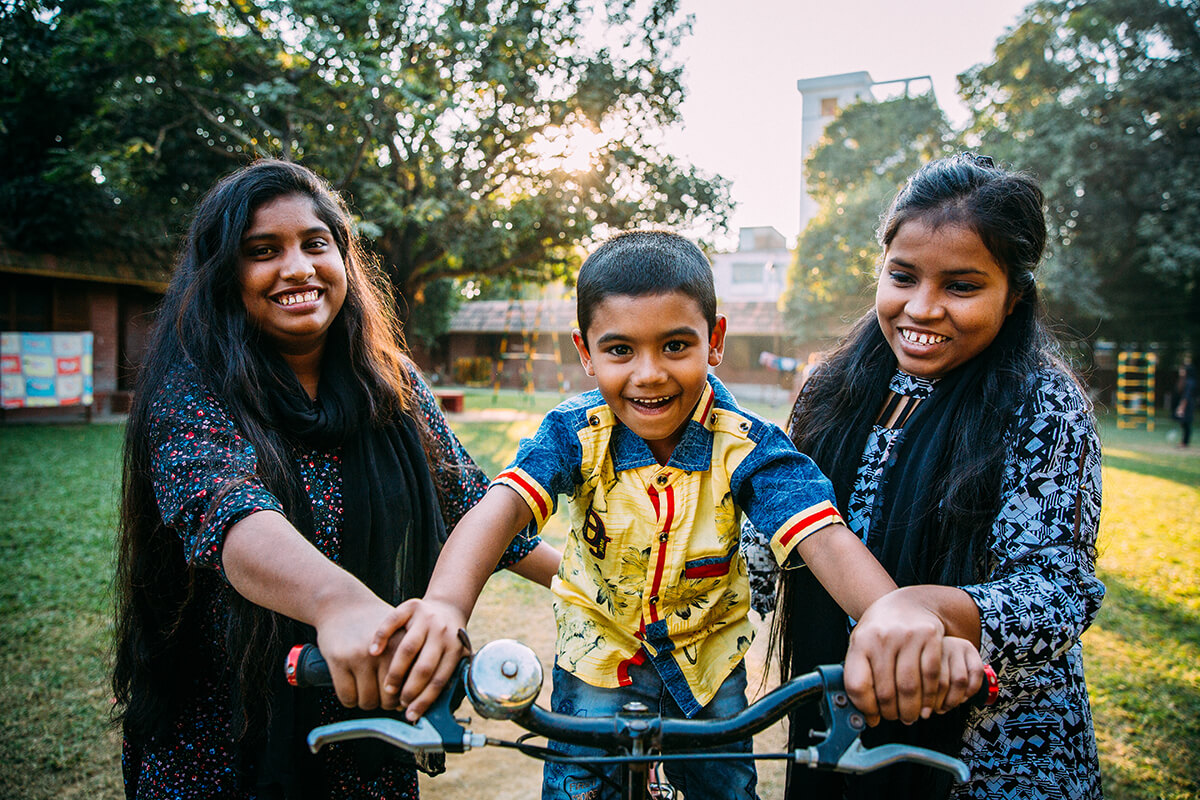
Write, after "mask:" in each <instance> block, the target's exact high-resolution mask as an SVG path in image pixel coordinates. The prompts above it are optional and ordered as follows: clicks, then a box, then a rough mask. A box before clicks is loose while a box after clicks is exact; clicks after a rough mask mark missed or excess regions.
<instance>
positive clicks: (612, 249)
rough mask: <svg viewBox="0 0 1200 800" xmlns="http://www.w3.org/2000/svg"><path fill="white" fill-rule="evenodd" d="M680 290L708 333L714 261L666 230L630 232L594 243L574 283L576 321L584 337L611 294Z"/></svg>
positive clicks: (713, 320)
mask: <svg viewBox="0 0 1200 800" xmlns="http://www.w3.org/2000/svg"><path fill="white" fill-rule="evenodd" d="M667 292H682V293H683V294H686V295H687V296H688V297H690V298H692V299H693V300H695V301H696V303H697V304H699V306H700V311H701V313H703V314H704V319H705V320H706V321H707V322H708V332H709V333H710V334H711V333H712V331H713V328H715V327H716V325H717V293H716V290H715V289H714V288H713V274H712V265H711V264H709V263H708V259H707V258H706V257H705V256H704V253H702V252H701V251H700V248H699V247H697V246H696V245H695V244H693V243H692V242H690V241H688V240H687V239H685V238H684V237H682V236H680V235H679V234H676V233H671V232H669V231H629V232H627V233H620V234H617V235H616V236H614V237H612V238H611V239H609V240H608V241H606V242H604V244H602V245H600V246H599V247H597V248H596V249H595V250H594V251H593V252H592V254H591V255H590V256H588V257H587V260H586V261H584V262H583V266H582V267H580V268H579V278H578V279H577V280H576V282H575V297H576V301H575V302H576V309H575V310H576V319H578V321H579V330H580V332H582V333H583V337H584V341H585V342H586V341H587V332H588V327H589V326H590V325H591V323H592V314H593V312H595V310H596V307H597V306H599V305H600V303H602V302H604V300H605V299H606V298H608V297H611V296H613V295H625V296H627V297H645V296H646V295H655V294H666V293H667Z"/></svg>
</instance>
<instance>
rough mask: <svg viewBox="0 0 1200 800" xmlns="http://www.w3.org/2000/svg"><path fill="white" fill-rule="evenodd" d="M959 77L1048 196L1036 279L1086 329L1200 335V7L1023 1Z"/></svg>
mask: <svg viewBox="0 0 1200 800" xmlns="http://www.w3.org/2000/svg"><path fill="white" fill-rule="evenodd" d="M995 55H996V58H995V63H992V64H987V65H980V66H977V67H975V68H973V69H972V70H970V71H968V72H967V73H965V74H964V75H962V76H960V82H961V85H962V91H963V96H964V98H965V99H966V100H967V101H968V102H969V104H970V105H971V106H972V108H973V109H974V111H975V115H976V117H975V123H974V126H973V127H974V133H975V134H976V135H978V136H979V137H980V139H981V140H982V142H983V147H984V149H985V150H987V151H988V152H991V153H993V154H995V155H999V156H1001V157H1003V158H1005V159H1006V160H1007V161H1010V162H1011V163H1013V164H1015V165H1017V166H1021V167H1024V168H1028V169H1030V170H1031V171H1033V172H1034V173H1036V174H1037V175H1038V177H1039V178H1040V179H1041V181H1042V184H1043V188H1044V189H1045V190H1046V194H1047V200H1048V212H1049V213H1048V216H1049V227H1050V242H1051V256H1050V258H1049V260H1048V262H1047V264H1046V268H1045V269H1044V270H1043V272H1044V274H1043V275H1042V276H1041V277H1040V280H1041V281H1042V282H1043V284H1044V285H1045V286H1046V288H1047V289H1048V290H1050V293H1051V295H1052V297H1053V298H1054V299H1055V300H1056V303H1055V306H1056V308H1057V309H1059V310H1061V311H1062V312H1063V314H1064V315H1065V316H1066V317H1067V319H1068V320H1069V321H1070V322H1071V323H1072V324H1073V325H1074V326H1075V327H1077V328H1078V329H1080V330H1082V331H1083V332H1085V333H1092V332H1093V331H1094V332H1096V333H1098V334H1100V335H1102V336H1105V337H1109V338H1114V339H1117V340H1119V341H1123V342H1126V343H1131V344H1132V343H1141V344H1142V345H1147V344H1149V343H1151V342H1164V343H1166V342H1175V343H1178V344H1181V345H1182V346H1191V347H1193V348H1194V347H1197V346H1200V286H1198V285H1197V279H1198V277H1200V8H1198V7H1197V6H1196V4H1195V3H1190V2H1178V0H1054V1H1053V2H1050V1H1043V2H1037V3H1034V4H1033V5H1031V6H1029V7H1028V8H1027V9H1026V10H1025V12H1024V14H1023V15H1022V16H1021V18H1020V20H1019V21H1018V24H1017V25H1016V27H1015V28H1014V29H1013V30H1012V31H1011V32H1010V33H1009V34H1008V35H1007V36H1005V37H1004V39H1002V40H1001V41H1000V42H999V43H998V44H997V46H996V54H995Z"/></svg>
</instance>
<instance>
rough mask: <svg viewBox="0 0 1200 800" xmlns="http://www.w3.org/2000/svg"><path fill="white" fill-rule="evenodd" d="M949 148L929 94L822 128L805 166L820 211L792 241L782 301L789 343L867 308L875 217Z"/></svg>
mask: <svg viewBox="0 0 1200 800" xmlns="http://www.w3.org/2000/svg"><path fill="white" fill-rule="evenodd" d="M953 143H954V134H953V131H952V130H951V129H950V125H949V123H948V122H947V120H946V117H945V115H944V114H943V113H942V110H941V108H939V107H938V105H937V101H936V100H935V99H934V97H933V95H931V94H924V95H919V96H917V97H899V98H895V99H892V100H885V101H882V102H874V101H869V100H868V101H860V102H858V103H855V104H853V105H850V106H847V107H846V108H845V109H843V110H842V111H841V113H839V114H838V116H837V117H836V118H835V119H834V120H833V121H832V122H831V123H830V124H829V126H828V127H827V128H826V129H825V135H824V136H823V138H822V139H821V142H820V143H819V144H818V145H817V147H816V148H815V149H814V151H813V153H812V155H811V156H810V157H809V159H808V161H807V162H806V164H805V176H806V177H807V182H808V186H809V193H810V194H811V195H812V197H813V198H814V199H815V200H816V201H817V203H818V206H819V208H820V210H819V211H818V213H817V215H816V216H815V217H813V219H812V220H811V221H809V223H808V226H807V227H806V228H805V229H804V232H803V233H802V234H801V236H800V241H799V246H798V247H797V255H796V260H795V261H794V262H793V264H792V265H791V268H790V270H789V273H788V286H787V291H786V293H785V295H784V298H783V303H784V316H785V318H786V319H787V322H788V327H789V329H790V330H792V331H793V333H794V334H795V335H796V336H797V337H799V338H814V337H822V336H828V335H830V333H831V327H832V325H831V322H832V323H836V321H837V319H838V318H844V317H846V316H847V315H850V314H853V313H854V312H856V311H857V310H859V309H860V308H861V307H862V306H864V305H869V300H867V299H866V297H865V292H866V290H867V288H868V287H869V286H870V285H871V284H872V283H873V280H874V275H875V265H876V263H877V261H878V259H879V245H878V243H877V241H876V238H875V230H876V228H877V227H878V225H879V217H880V214H881V213H883V211H884V210H885V209H886V207H887V204H888V202H889V201H890V200H891V198H892V196H893V195H894V194H895V193H896V191H897V190H898V189H899V188H900V187H901V186H903V185H904V180H905V179H906V178H907V177H908V175H909V174H911V173H912V172H913V171H915V170H916V169H917V168H918V167H920V166H921V164H923V163H925V162H926V161H928V160H931V159H934V158H938V157H941V156H943V155H946V154H948V153H949V152H951V151H952V149H953Z"/></svg>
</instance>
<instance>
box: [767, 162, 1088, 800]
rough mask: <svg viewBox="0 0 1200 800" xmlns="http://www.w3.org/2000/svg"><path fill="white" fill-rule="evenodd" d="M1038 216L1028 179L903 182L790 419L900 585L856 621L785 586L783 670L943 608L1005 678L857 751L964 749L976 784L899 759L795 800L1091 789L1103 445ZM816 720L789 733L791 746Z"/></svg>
mask: <svg viewBox="0 0 1200 800" xmlns="http://www.w3.org/2000/svg"><path fill="white" fill-rule="evenodd" d="M1042 203H1043V196H1042V192H1041V189H1040V188H1039V187H1038V185H1037V184H1036V182H1035V181H1033V180H1032V179H1031V178H1030V177H1028V176H1026V175H1024V174H1021V173H1017V172H1012V171H1009V170H1005V169H1002V168H1000V167H997V166H996V165H994V164H993V162H992V161H991V159H988V158H986V157H980V156H976V155H973V154H969V153H964V154H960V155H958V156H955V157H952V158H947V159H943V160H940V161H936V162H933V163H930V164H928V165H926V166H925V167H924V168H922V169H921V170H919V171H918V172H917V173H916V174H914V175H913V176H912V177H911V178H910V179H909V181H908V183H907V185H906V186H905V187H904V188H903V189H902V190H901V191H900V193H899V194H898V195H897V196H896V198H895V200H894V201H893V203H892V205H891V207H890V209H889V210H888V212H887V214H886V215H885V217H884V219H883V223H882V226H881V229H880V243H881V245H882V247H883V257H882V261H881V264H880V269H879V279H878V285H877V290H876V296H875V307H874V309H873V310H872V311H870V312H868V313H867V314H866V315H865V316H864V317H862V318H861V319H860V320H859V321H858V323H857V324H856V325H855V326H854V328H853V330H852V331H851V333H850V335H849V336H848V338H847V339H846V340H845V341H844V342H843V343H842V345H841V346H840V347H839V348H838V349H837V350H836V351H835V352H834V353H833V354H832V355H830V357H829V358H828V360H827V361H826V363H825V364H824V365H823V366H822V367H821V368H820V369H819V370H817V372H816V373H815V374H814V375H813V377H812V378H811V379H810V380H809V381H808V383H806V384H805V386H804V390H803V392H802V393H801V395H800V397H799V398H798V399H797V402H796V406H795V408H794V410H793V413H792V417H791V421H790V432H791V436H792V439H793V440H794V441H795V443H796V446H797V447H798V448H799V450H800V451H801V452H803V453H807V454H808V455H809V456H810V457H812V458H813V460H814V461H816V463H817V465H818V466H819V467H821V468H822V470H823V471H824V472H825V473H826V475H828V476H829V477H830V479H831V480H832V482H833V485H834V489H835V491H836V494H837V497H838V502H839V505H840V507H841V509H842V511H843V513H844V516H845V517H846V520H847V524H848V525H849V526H850V527H851V529H852V530H855V531H856V532H858V533H859V534H860V535H861V536H862V537H863V539H864V541H865V542H866V544H867V545H868V547H869V549H870V550H871V551H872V552H873V553H874V554H875V556H876V557H877V558H878V559H879V560H880V562H881V563H882V564H883V566H884V567H885V568H886V569H887V570H888V572H889V573H890V574H891V575H892V577H893V578H894V579H895V580H896V583H897V584H898V585H899V586H900V587H901V588H899V589H898V590H896V591H895V592H893V593H891V594H890V595H885V596H884V597H883V598H881V599H880V600H879V601H877V602H876V603H875V604H874V605H872V606H871V608H869V609H868V610H867V612H866V613H865V614H864V615H863V618H862V619H861V620H858V621H857V624H853V623H851V622H850V621H848V620H847V619H846V617H845V615H844V614H841V613H839V612H838V609H837V607H836V606H834V605H833V604H832V602H831V601H830V600H829V597H828V595H827V594H825V592H824V591H823V590H822V589H821V587H820V586H819V585H818V584H817V583H816V582H815V581H813V580H812V579H811V576H809V575H806V574H805V573H804V572H803V571H794V572H785V573H784V574H783V575H782V577H781V578H780V586H781V592H780V596H779V604H778V608H776V630H775V631H774V634H775V636H774V640H773V641H774V643H775V644H776V645H777V649H778V651H779V653H780V655H781V659H782V663H783V668H784V674H785V675H787V674H796V673H801V672H805V671H807V670H809V669H810V668H811V667H812V666H813V665H815V664H818V663H822V662H827V661H838V660H841V659H842V658H843V657H847V656H846V654H847V644H848V641H853V642H856V643H857V644H863V643H864V641H865V640H867V639H868V638H869V637H875V636H878V635H879V632H880V631H882V630H885V629H886V628H887V625H888V623H889V622H890V621H895V620H897V619H903V618H904V617H905V616H906V614H909V613H910V612H911V610H912V609H914V608H923V609H934V610H936V611H937V613H938V616H939V617H941V618H942V619H943V620H948V621H949V622H948V624H947V632H948V633H952V634H954V635H956V636H961V637H963V638H966V639H968V640H970V641H973V642H975V643H976V644H978V646H979V648H980V653H981V655H982V657H983V660H984V661H985V662H987V663H990V664H991V665H992V666H993V667H995V668H996V670H997V672H998V676H999V681H1000V686H1001V693H1000V698H999V701H998V702H997V704H996V705H994V706H993V707H991V708H987V709H983V710H969V709H964V708H961V707H960V708H959V709H955V710H954V711H951V712H949V713H946V714H944V715H928V718H923V719H917V720H916V721H915V722H913V721H911V720H908V721H909V722H911V724H909V725H902V724H899V723H896V722H888V721H884V722H883V723H881V724H879V725H878V726H876V727H875V728H873V729H872V730H870V731H868V733H867V734H866V735H865V736H864V739H865V740H867V743H868V744H879V743H881V742H886V741H906V742H912V743H917V744H922V745H925V746H929V747H934V748H936V749H940V750H943V751H944V752H947V753H949V754H952V755H955V756H959V757H961V758H963V759H964V760H965V761H966V762H967V764H968V765H969V766H970V768H971V780H970V782H968V783H966V784H962V785H959V786H955V787H951V786H950V785H949V781H948V780H947V779H945V778H944V777H943V776H942V775H941V774H939V773H937V772H935V771H932V770H926V769H922V768H916V767H910V766H904V767H896V768H890V769H888V770H885V771H881V772H879V773H875V774H873V775H871V776H864V777H862V778H851V779H845V780H843V779H842V778H840V777H831V776H827V775H821V774H816V773H812V772H811V771H804V770H794V771H792V772H791V774H790V775H789V782H788V795H787V796H788V797H789V798H797V799H798V798H842V797H853V798H874V797H888V798H942V797H946V796H954V797H974V798H1013V800H1016V799H1017V798H1022V799H1024V800H1028V798H1050V797H1054V798H1058V797H1063V798H1097V797H1099V796H1100V779H1099V768H1098V764H1097V756H1096V743H1095V736H1094V733H1093V730H1092V719H1091V711H1090V707H1089V701H1088V694H1087V688H1086V685H1085V683H1084V678H1083V662H1082V656H1081V648H1080V642H1079V639H1080V635H1081V634H1082V633H1083V631H1084V630H1085V629H1086V628H1087V627H1088V625H1090V624H1091V622H1092V620H1093V619H1094V617H1095V615H1096V612H1097V610H1098V609H1099V607H1100V602H1101V599H1102V598H1103V595H1104V587H1103V585H1102V584H1101V583H1100V581H1098V580H1097V579H1096V576H1095V542H1096V531H1097V525H1098V521H1099V517H1100V446H1099V440H1098V438H1097V435H1096V429H1095V425H1094V420H1093V417H1092V412H1091V407H1090V405H1089V403H1088V401H1087V399H1086V396H1085V394H1084V392H1083V391H1082V389H1081V387H1080V385H1079V384H1078V382H1077V381H1076V379H1075V377H1074V374H1073V373H1072V371H1071V369H1070V368H1069V367H1068V366H1067V364H1066V363H1065V362H1064V360H1063V358H1062V357H1061V355H1060V351H1059V347H1058V345H1057V342H1056V341H1055V339H1054V337H1053V336H1052V335H1051V333H1050V332H1049V331H1048V329H1047V327H1046V324H1045V322H1044V321H1043V310H1042V306H1041V302H1040V299H1039V297H1038V289H1037V284H1036V282H1035V280H1034V272H1035V270H1036V268H1037V267H1038V265H1039V263H1040V261H1041V258H1042V253H1043V249H1044V247H1045V241H1046V228H1045V220H1044V217H1043V212H1042ZM748 534H749V535H750V536H753V532H752V531H749V532H748ZM756 583H757V584H758V585H759V586H762V585H764V581H763V580H761V579H760V580H759V581H756ZM766 583H767V584H768V585H769V584H770V580H768V581H766ZM766 605H768V606H769V603H767V604H766ZM859 649H860V648H851V650H850V655H849V656H848V657H847V662H846V679H847V684H848V685H856V686H865V685H869V684H870V683H871V682H872V680H874V681H875V682H876V684H877V687H876V688H877V694H878V697H879V704H878V705H877V706H875V707H867V708H864V709H863V710H864V711H865V712H867V714H868V716H869V717H870V718H872V720H873V721H874V720H876V719H879V718H880V717H882V718H884V719H885V720H894V719H895V718H896V716H897V715H896V713H895V709H894V707H889V703H890V697H891V694H892V687H889V686H887V685H879V683H878V676H879V675H886V673H887V672H888V670H890V669H892V668H893V665H888V664H882V665H873V664H868V663H865V662H864V661H863V660H862V659H859V658H857V657H856V655H855V653H856V651H857V650H859ZM885 660H886V659H885ZM880 666H882V669H880ZM885 684H886V679H885ZM819 727H820V725H819V724H816V723H815V721H813V720H809V719H796V720H793V724H792V728H791V730H792V736H793V745H792V746H803V745H804V744H805V743H806V736H805V733H804V732H805V731H808V730H810V729H813V728H819Z"/></svg>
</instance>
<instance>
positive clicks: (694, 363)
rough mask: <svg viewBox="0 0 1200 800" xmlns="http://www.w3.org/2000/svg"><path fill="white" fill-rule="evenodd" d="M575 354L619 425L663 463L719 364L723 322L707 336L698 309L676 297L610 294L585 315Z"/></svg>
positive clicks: (691, 301) (677, 294) (683, 296)
mask: <svg viewBox="0 0 1200 800" xmlns="http://www.w3.org/2000/svg"><path fill="white" fill-rule="evenodd" d="M574 339H575V347H576V349H578V350H579V359H580V360H581V361H582V362H583V368H584V369H585V370H586V371H587V374H588V375H592V376H594V377H595V378H596V382H597V383H598V384H599V385H600V394H602V395H603V396H604V400H605V402H606V403H608V405H609V407H610V408H611V409H612V410H613V413H614V414H616V415H617V418H618V419H620V420H621V422H623V423H625V425H626V426H627V427H628V428H629V429H630V430H632V431H633V432H634V433H636V434H637V435H638V436H640V437H642V438H643V439H644V440H645V441H646V443H647V444H648V445H649V446H650V452H651V453H653V454H654V457H655V458H656V459H658V462H659V463H660V464H665V463H666V462H667V460H668V459H669V458H670V457H671V451H672V450H674V449H675V445H677V444H678V443H679V440H680V438H682V436H683V431H684V428H685V427H686V426H687V422H688V420H689V419H690V418H691V416H692V412H693V411H694V410H695V408H696V403H698V402H699V401H700V395H701V394H703V392H704V386H705V383H706V376H707V375H708V368H709V367H710V366H711V367H715V366H717V365H718V364H720V363H721V354H722V352H723V351H724V349H725V318H724V317H722V316H718V317H717V324H716V327H715V328H713V330H712V331H711V333H710V332H709V330H708V322H707V321H706V320H705V319H704V314H703V313H702V312H701V310H700V304H699V303H697V302H696V301H695V300H694V299H692V298H691V297H689V296H688V295H686V294H683V293H682V292H667V293H665V294H655V295H645V296H641V297H632V296H629V295H611V296H609V297H607V298H605V299H604V301H603V302H601V303H600V305H598V306H597V307H596V308H595V309H594V310H593V312H592V322H591V326H590V328H589V329H588V333H587V340H586V341H584V338H583V336H582V334H580V332H579V331H575V336H574Z"/></svg>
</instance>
